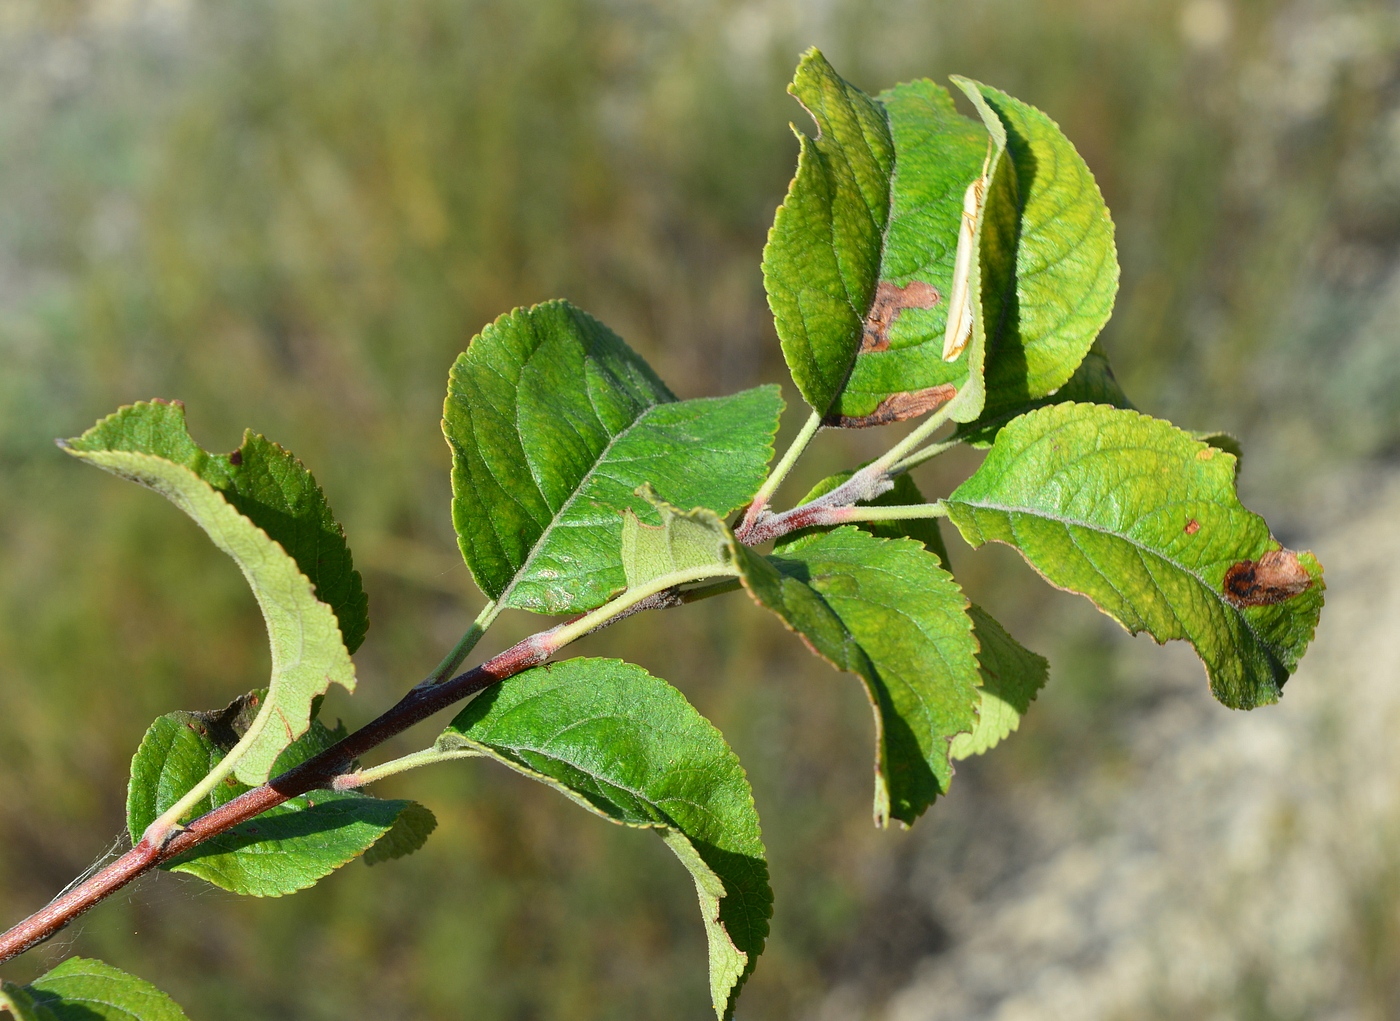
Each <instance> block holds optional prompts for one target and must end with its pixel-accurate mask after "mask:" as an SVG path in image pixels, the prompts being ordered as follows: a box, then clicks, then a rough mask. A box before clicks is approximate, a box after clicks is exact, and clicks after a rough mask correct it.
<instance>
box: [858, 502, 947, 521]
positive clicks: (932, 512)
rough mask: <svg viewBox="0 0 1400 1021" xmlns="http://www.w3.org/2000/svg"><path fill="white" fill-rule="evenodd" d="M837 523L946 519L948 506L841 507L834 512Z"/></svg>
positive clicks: (927, 504) (939, 503)
mask: <svg viewBox="0 0 1400 1021" xmlns="http://www.w3.org/2000/svg"><path fill="white" fill-rule="evenodd" d="M832 515H833V519H834V521H835V523H838V524H840V523H844V522H847V521H912V520H914V519H916V518H946V517H947V516H948V505H947V504H945V503H943V502H942V501H939V502H938V503H915V504H908V505H906V506H895V507H864V506H862V507H841V508H837V509H835V510H833V511H832Z"/></svg>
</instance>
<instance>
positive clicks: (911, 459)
mask: <svg viewBox="0 0 1400 1021" xmlns="http://www.w3.org/2000/svg"><path fill="white" fill-rule="evenodd" d="M962 442H963V441H962V440H961V439H959V438H957V437H954V438H953V439H950V440H944V441H943V442H942V443H930V444H929V445H928V446H927V447H924V448H923V449H922V450H916V451H914V453H912V454H910V455H909V456H908V457H906V458H903V459H901V460H899V461H896V462H895V463H894V464H893V465H891V466H890V474H891V475H897V474H898V473H900V472H907V471H908V470H909V469H910V468H915V467H917V466H918V465H921V464H923V463H924V462H925V461H931V460H933V459H934V458H935V457H937V456H938V455H939V454H942V453H945V452H947V451H949V450H952V449H953V448H954V447H956V446H959V445H960V444H961V443H962Z"/></svg>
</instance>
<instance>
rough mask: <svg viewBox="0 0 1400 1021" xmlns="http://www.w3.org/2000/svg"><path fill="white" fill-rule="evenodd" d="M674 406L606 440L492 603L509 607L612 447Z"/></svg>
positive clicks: (636, 420)
mask: <svg viewBox="0 0 1400 1021" xmlns="http://www.w3.org/2000/svg"><path fill="white" fill-rule="evenodd" d="M592 403H593V397H592V394H589V404H590V405H591V404H592ZM676 403H679V402H678V401H657V402H656V403H655V404H651V405H648V406H647V408H646V409H645V410H644V411H643V412H642V413H641V414H640V415H638V416H637V417H636V418H634V419H633V420H632V422H631V423H630V424H629V425H628V426H626V427H625V428H623V429H621V430H619V431H618V432H617V433H615V434H614V435H613V437H612V438H611V439H610V440H608V443H607V446H605V447H604V448H603V449H602V450H601V451H600V452H599V453H598V456H597V457H596V458H595V459H594V461H593V464H592V466H590V467H589V469H588V471H587V472H585V473H584V475H583V478H581V479H579V481H578V485H576V486H575V487H574V488H573V491H572V492H571V493H570V494H569V498H568V499H567V500H565V501H564V502H563V503H562V504H560V505H559V509H558V510H557V511H555V512H554V516H553V517H551V518H550V519H549V524H548V525H546V526H545V527H544V531H542V532H541V533H540V537H539V538H538V539H536V540H535V543H534V545H532V546H531V547H530V552H529V554H528V555H527V556H526V557H525V560H524V562H522V563H521V565H520V567H519V569H518V570H517V571H516V572H515V573H514V574H512V575H511V578H510V582H509V584H507V585H506V587H505V588H504V589H503V590H502V591H501V594H500V596H499V597H497V600H496V602H498V603H499V604H500V605H502V606H509V605H510V597H511V595H512V594H513V593H514V592H515V587H516V585H518V584H519V582H520V579H521V578H522V577H524V576H525V573H526V572H527V571H528V570H529V569H530V567H531V565H532V564H534V562H535V558H536V557H537V556H538V555H539V552H540V550H542V549H544V547H545V544H546V543H547V542H548V541H549V537H550V536H551V535H552V534H554V529H555V528H556V527H557V526H558V524H559V522H560V521H561V520H562V519H563V517H564V515H565V514H567V513H568V512H569V509H570V508H571V507H573V505H574V502H575V501H577V500H578V498H579V494H580V493H582V492H583V490H584V487H585V486H587V485H588V483H589V482H590V481H591V480H592V478H593V475H594V473H595V472H597V471H598V467H599V465H601V464H602V463H603V462H604V461H606V460H607V457H608V454H609V452H611V450H612V448H613V447H615V446H616V445H617V444H618V442H619V441H621V440H622V439H623V438H624V437H626V436H629V435H631V433H632V430H633V429H635V428H637V426H638V425H640V424H641V422H642V420H643V419H645V418H646V417H647V416H648V415H650V414H651V413H652V412H653V411H655V410H656V409H657V408H659V407H661V406H662V405H663V404H676ZM519 413H520V409H519V405H518V404H517V406H516V416H517V417H516V428H515V432H516V435H517V436H520V435H521V434H520V419H519ZM593 413H594V414H595V415H596V414H597V409H596V408H594V409H593ZM599 421H600V422H601V421H602V419H601V418H600V419H599ZM521 439H522V441H523V439H524V437H523V436H521ZM532 481H533V480H532ZM535 488H536V489H537V490H539V491H540V496H541V497H543V496H544V491H543V490H542V489H540V485H539V482H538V481H535ZM618 520H619V521H621V518H619V519H618Z"/></svg>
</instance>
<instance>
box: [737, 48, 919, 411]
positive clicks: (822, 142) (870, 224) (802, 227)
mask: <svg viewBox="0 0 1400 1021" xmlns="http://www.w3.org/2000/svg"><path fill="white" fill-rule="evenodd" d="M788 92H789V93H791V94H792V95H793V96H795V97H796V98H797V100H798V102H800V103H801V104H802V105H803V106H804V107H805V108H806V109H807V112H808V113H810V114H811V115H812V119H813V120H815V121H816V123H817V137H816V139H815V140H813V139H810V138H808V137H807V136H806V135H804V134H802V133H801V132H800V131H798V130H797V128H796V127H795V126H794V128H793V132H794V133H795V134H796V135H797V138H798V142H799V143H800V146H801V148H800V152H799V154H798V159H797V175H796V176H795V177H794V178H793V180H792V184H791V185H790V186H789V188H788V193H787V197H786V198H785V199H784V200H783V204H782V206H781V207H779V209H778V212H777V215H776V217H775V218H774V220H773V227H772V230H770V231H769V234H768V243H767V245H765V246H764V249H763V283H764V287H765V288H766V289H767V292H768V305H769V307H770V308H771V309H772V311H773V318H774V321H775V323H776V326H777V330H778V338H779V340H780V341H781V342H782V348H783V357H784V358H786V359H787V363H788V368H789V369H790V370H791V372H792V378H793V381H794V382H795V383H796V384H797V388H798V390H800V391H801V392H802V396H803V397H804V398H805V399H806V401H807V403H808V404H810V405H811V406H812V407H813V408H814V409H816V410H817V411H819V412H822V413H826V412H827V410H828V409H829V408H830V407H831V404H832V402H833V401H834V400H835V399H836V396H837V394H838V393H839V392H840V390H841V386H842V384H843V383H845V381H846V376H847V375H848V374H849V373H850V371H851V362H852V360H853V359H854V358H855V354H856V349H857V348H858V347H859V346H860V338H861V332H862V329H863V322H864V319H865V313H866V311H867V310H868V309H869V308H870V303H871V301H872V300H873V298H874V297H875V287H876V284H877V283H878V282H879V274H880V248H881V238H882V236H883V234H884V232H885V225H886V221H887V220H888V218H889V201H890V175H891V174H892V173H893V172H894V142H893V140H892V139H891V138H890V133H889V127H888V126H887V124H886V122H885V114H884V110H883V109H881V107H880V106H879V104H877V103H876V102H875V101H874V100H873V99H871V98H870V97H869V96H867V95H866V94H865V93H864V92H862V91H860V89H858V88H856V87H855V86H854V85H851V84H850V83H849V82H847V81H845V80H844V79H842V78H841V76H840V75H838V74H837V73H836V71H835V70H834V69H833V68H832V66H831V65H830V64H829V63H827V60H826V58H825V57H823V56H822V55H821V53H820V52H819V51H817V50H815V49H812V50H808V51H807V52H806V53H805V54H803V57H802V61H801V63H799V64H798V65H797V73H796V75H795V76H794V77H793V80H792V84H791V85H790V86H788Z"/></svg>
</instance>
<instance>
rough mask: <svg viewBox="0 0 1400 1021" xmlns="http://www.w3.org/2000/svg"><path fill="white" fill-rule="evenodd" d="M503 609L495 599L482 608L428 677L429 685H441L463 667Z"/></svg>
mask: <svg viewBox="0 0 1400 1021" xmlns="http://www.w3.org/2000/svg"><path fill="white" fill-rule="evenodd" d="M500 613H501V607H500V606H499V605H498V604H497V603H496V601H495V600H494V599H493V600H491V601H490V602H488V603H487V604H486V605H485V606H484V607H482V609H481V612H480V613H479V614H477V617H476V620H474V621H472V626H471V627H469V628H467V633H466V634H464V635H463V636H462V637H461V639H460V640H459V641H458V642H457V644H456V645H454V646H453V647H452V651H451V652H449V653H448V654H447V655H446V656H444V657H443V660H442V662H441V663H439V664H438V665H437V668H436V669H435V670H434V671H433V672H432V673H431V674H429V675H428V682H427V683H428V684H441V683H442V682H443V681H445V680H447V679H448V678H450V677H451V676H452V675H453V674H455V673H456V672H457V668H458V667H459V666H461V665H462V660H464V659H466V658H467V653H469V652H471V651H472V649H473V648H474V647H475V646H476V643H477V642H479V641H481V636H482V635H484V634H486V629H487V628H489V627H490V626H491V625H492V623H493V622H494V621H495V620H496V618H497V617H498V616H500Z"/></svg>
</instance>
